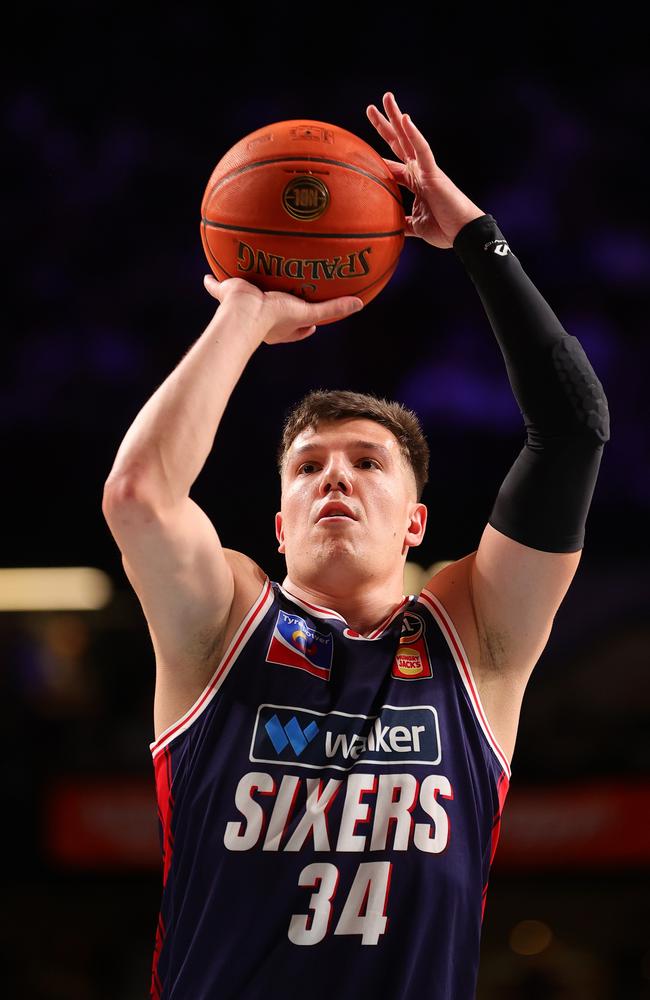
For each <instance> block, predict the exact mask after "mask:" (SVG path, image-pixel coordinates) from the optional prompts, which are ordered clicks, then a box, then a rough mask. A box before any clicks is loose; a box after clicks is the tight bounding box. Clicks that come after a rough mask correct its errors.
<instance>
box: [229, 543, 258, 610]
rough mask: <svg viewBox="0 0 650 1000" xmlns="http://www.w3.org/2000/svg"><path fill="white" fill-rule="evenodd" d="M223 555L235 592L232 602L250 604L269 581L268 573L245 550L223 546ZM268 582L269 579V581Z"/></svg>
mask: <svg viewBox="0 0 650 1000" xmlns="http://www.w3.org/2000/svg"><path fill="white" fill-rule="evenodd" d="M223 554H224V557H225V559H226V561H227V563H228V565H229V566H230V569H231V572H232V575H233V579H234V583H235V594H234V601H233V603H235V602H236V603H237V605H238V606H240V605H241V606H243V605H246V603H247V602H248V606H250V605H251V604H252V602H253V601H254V600H255V598H256V597H257V596H258V595H259V593H260V591H261V589H262V587H263V586H264V585H265V584H266V583H267V581H269V575H268V573H266V572H265V570H263V569H262V567H261V566H260V565H259V563H257V562H256V561H255V560H254V559H252V558H251V557H250V556H248V555H246V553H245V552H240V551H239V550H238V549H227V548H226V547H225V546H224V548H223ZM269 582H270V581H269Z"/></svg>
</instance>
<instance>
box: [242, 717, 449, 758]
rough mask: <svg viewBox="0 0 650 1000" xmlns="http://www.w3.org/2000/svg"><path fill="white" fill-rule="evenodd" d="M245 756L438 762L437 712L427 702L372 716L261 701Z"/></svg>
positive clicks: (439, 752)
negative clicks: (311, 709)
mask: <svg viewBox="0 0 650 1000" xmlns="http://www.w3.org/2000/svg"><path fill="white" fill-rule="evenodd" d="M249 757H250V760H251V761H255V762H256V763H266V764H283V763H284V764H290V765H291V766H292V767H307V768H311V769H312V770H319V769H321V768H324V767H331V768H334V769H335V770H337V771H349V770H350V769H351V768H353V767H354V766H355V764H358V763H360V762H361V761H363V762H364V763H365V764H368V763H371V762H373V761H374V762H376V763H380V764H389V765H396V764H397V765H399V766H401V765H402V764H439V763H440V761H441V758H442V753H441V749H440V730H439V727H438V714H437V712H436V710H435V708H433V706H432V705H412V706H408V707H396V706H394V705H383V706H382V708H381V711H380V713H379V715H377V716H368V715H350V714H348V713H346V712H330V713H329V714H326V713H323V712H313V711H310V710H309V709H305V708H297V707H295V706H292V705H260V706H259V708H258V710H257V718H256V720H255V726H254V729H253V739H252V743H251V749H250V754H249Z"/></svg>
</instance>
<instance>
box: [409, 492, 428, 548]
mask: <svg viewBox="0 0 650 1000" xmlns="http://www.w3.org/2000/svg"><path fill="white" fill-rule="evenodd" d="M427 513H428V511H427V507H426V504H423V503H416V504H414V505H413V509H412V510H411V512H410V516H409V523H408V526H407V528H406V535H405V536H404V544H405V545H406V546H408V547H411V546H413V547H415V546H417V545H421V544H422V540H423V538H424V532H425V531H426V529H427Z"/></svg>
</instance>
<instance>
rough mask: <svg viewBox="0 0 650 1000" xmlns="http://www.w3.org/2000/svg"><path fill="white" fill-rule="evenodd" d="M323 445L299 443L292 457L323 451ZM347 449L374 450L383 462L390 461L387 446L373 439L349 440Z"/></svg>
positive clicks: (313, 442)
mask: <svg viewBox="0 0 650 1000" xmlns="http://www.w3.org/2000/svg"><path fill="white" fill-rule="evenodd" d="M325 447H326V446H325V445H324V444H323V443H322V442H321V441H310V442H309V444H301V445H299V446H298V447H297V448H296V449H294V453H293V454H294V457H295V458H297V457H298V456H299V455H304V454H305V452H308V451H309V452H313V451H324V449H325ZM347 447H348V449H349V450H350V451H358V450H363V451H374V452H376V453H377V454H378V455H381V457H382V458H383V459H384V461H385V462H390V457H391V456H390V452H389V451H388V448H385V447H384V446H383V444H377V443H376V442H374V441H350V443H349V444H348V446H347Z"/></svg>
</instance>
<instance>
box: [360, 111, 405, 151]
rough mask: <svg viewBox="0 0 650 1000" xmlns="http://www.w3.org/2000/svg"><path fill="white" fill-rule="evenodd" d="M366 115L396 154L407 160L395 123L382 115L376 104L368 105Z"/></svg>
mask: <svg viewBox="0 0 650 1000" xmlns="http://www.w3.org/2000/svg"><path fill="white" fill-rule="evenodd" d="M366 115H367V116H368V118H369V120H370V121H371V122H372V124H373V125H374V126H375V128H376V129H377V131H378V132H379V134H380V136H381V137H382V139H384V141H385V142H387V143H388V145H389V146H390V148H391V149H392V151H393V153H394V154H395V156H399V157H400V158H401V159H402V160H405V159H406V154H405V152H404V149H403V148H402V144H401V143H400V141H399V137H398V135H397V133H396V131H395V128H394V126H393V124H392V123H391V122H390V121H388V120H387V119H386V118H385V117H384V116H383V115H382V113H381V111H379V109H378V108H376V107H375V105H374V104H369V105H368V107H367V108H366Z"/></svg>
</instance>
